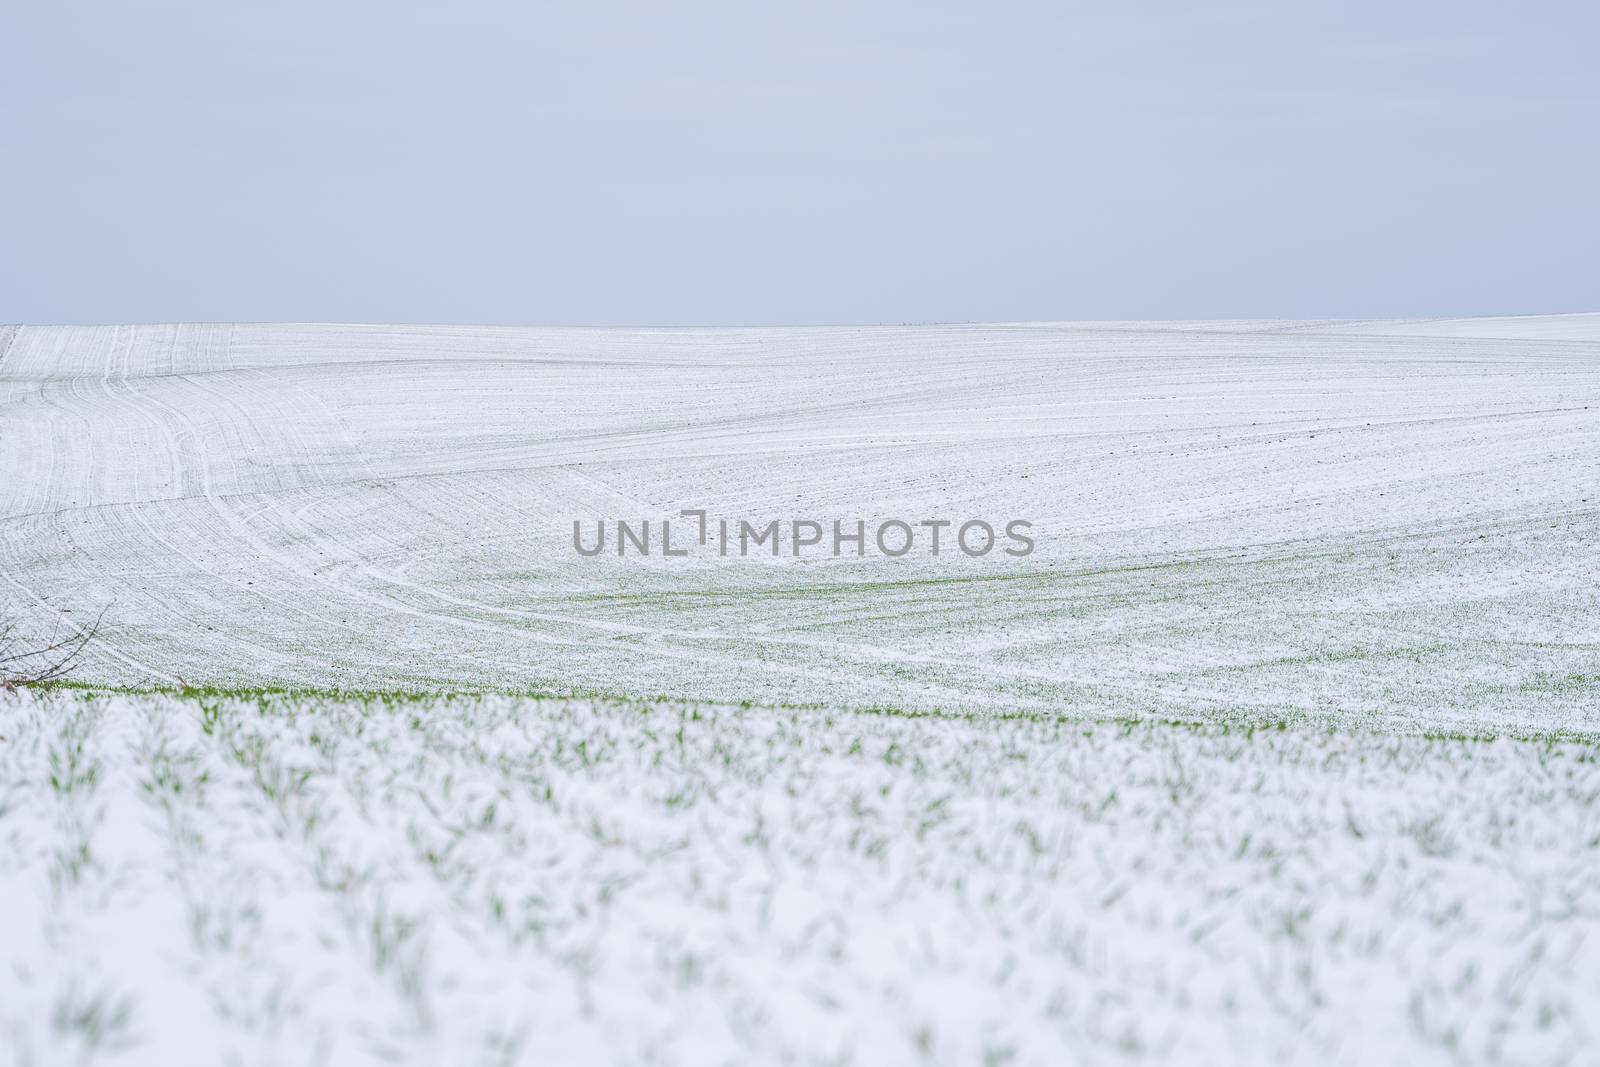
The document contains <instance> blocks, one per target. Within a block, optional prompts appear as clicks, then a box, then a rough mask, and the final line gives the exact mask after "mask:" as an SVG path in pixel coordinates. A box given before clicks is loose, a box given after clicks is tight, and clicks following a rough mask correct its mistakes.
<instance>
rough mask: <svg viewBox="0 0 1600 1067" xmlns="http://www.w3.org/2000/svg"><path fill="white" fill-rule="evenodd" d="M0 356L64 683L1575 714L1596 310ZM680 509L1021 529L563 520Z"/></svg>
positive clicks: (41, 341)
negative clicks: (92, 630) (726, 545)
mask: <svg viewBox="0 0 1600 1067" xmlns="http://www.w3.org/2000/svg"><path fill="white" fill-rule="evenodd" d="M0 353H3V355H0V596H4V597H5V598H6V602H7V603H8V604H10V605H15V606H16V608H17V609H18V610H20V611H22V612H23V613H24V614H25V615H26V616H27V617H31V618H49V617H52V616H51V615H50V613H51V612H52V611H55V610H57V609H64V610H70V611H71V612H72V613H73V615H72V616H70V617H72V618H79V619H81V618H83V617H85V616H86V615H89V614H91V613H94V612H97V611H98V610H99V609H100V608H102V607H107V608H108V611H107V615H106V619H105V629H104V635H103V640H101V641H100V642H99V643H98V644H97V645H96V647H95V649H94V650H93V653H92V658H91V659H90V661H89V662H88V663H87V664H86V665H85V670H84V672H83V675H82V676H83V677H85V678H87V679H89V680H94V681H104V682H114V683H121V684H169V685H170V684H176V683H177V682H178V681H179V680H182V681H183V682H187V683H190V684H196V685H198V684H213V685H232V686H239V685H255V686H284V685H314V686H323V687H327V686H338V687H367V688H370V687H384V688H440V689H452V690H454V689H461V688H463V687H473V686H490V687H494V688H498V689H513V690H519V691H529V690H536V691H543V692H558V693H588V694H592V693H602V694H617V695H623V696H629V695H650V694H670V695H673V696H678V697H688V698H695V699H705V700H713V701H741V700H750V701H757V702H764V703H818V704H829V705H832V706H893V707H905V708H950V709H969V710H970V709H990V710H1014V709H1019V708H1026V709H1044V710H1051V709H1054V710H1060V711H1065V712H1068V713H1075V712H1081V713H1090V714H1094V713H1105V712H1110V713H1114V714H1129V713H1147V712H1155V713H1159V714H1163V715H1168V716H1189V715H1193V714H1197V713H1199V714H1204V713H1210V712H1214V711H1217V710H1253V711H1259V712H1262V713H1265V714H1272V715H1286V714H1287V715H1302V714H1316V715H1347V716H1351V717H1353V718H1355V719H1357V720H1359V721H1363V722H1365V721H1368V720H1370V719H1373V718H1379V719H1382V720H1384V721H1387V722H1390V723H1401V722H1410V723H1413V724H1421V725H1429V726H1437V725H1442V724H1454V725H1458V726H1466V727H1470V726H1481V725H1502V726H1516V727H1521V726H1538V727H1541V728H1556V727H1576V728H1588V727H1589V726H1592V725H1594V724H1595V721H1596V710H1597V709H1596V707H1595V703H1596V702H1595V700H1594V695H1595V694H1594V689H1593V685H1592V684H1591V682H1590V681H1586V680H1592V677H1593V675H1594V674H1595V673H1596V654H1597V649H1600V595H1597V592H1596V581H1595V576H1596V575H1597V574H1600V537H1597V533H1600V522H1597V517H1600V316H1593V315H1590V316H1554V317H1548V318H1528V319H1484V320H1431V321H1424V322H1415V321H1403V322H1392V323H1376V324H1375V323H1283V322H1243V323H1215V322H1213V323H1146V324H1139V323H1095V324H1083V325H1052V324H1011V325H994V326H936V327H882V328H831V329H720V330H708V329H697V330H688V329H658V330H644V329H604V330H602V329H521V328H483V327H471V328H468V327H401V326H251V325H160V326H136V327H135V326H107V327H22V328H7V329H6V330H5V331H4V332H3V333H0ZM685 508H703V509H706V510H708V511H709V512H710V513H711V514H712V516H718V515H722V516H729V517H732V518H735V519H737V518H748V519H750V520H752V521H762V522H764V521H766V520H768V519H773V518H777V519H785V518H790V517H803V518H814V519H818V520H821V521H823V522H824V523H829V522H831V521H832V520H834V519H839V520H843V521H844V522H846V524H849V523H850V522H852V521H853V520H854V519H856V518H858V517H859V518H865V519H867V520H868V521H869V523H872V524H874V525H875V523H876V522H877V521H878V520H881V519H884V518H903V519H905V520H907V521H911V522H915V521H917V520H918V519H922V518H948V519H951V520H954V521H956V522H960V521H963V520H965V519H970V518H983V519H987V520H989V521H991V522H994V523H996V524H1001V523H1004V522H1006V521H1009V520H1010V519H1013V518H1022V519H1027V520H1030V521H1031V522H1032V523H1033V524H1034V526H1033V529H1034V534H1035V536H1036V540H1037V546H1038V547H1037V549H1036V551H1035V552H1034V554H1033V555H1031V556H1027V557H1023V558H1011V557H1005V556H1002V555H1000V553H998V552H996V553H994V554H992V555H990V556H986V557H984V558H981V559H966V558H964V557H962V556H960V555H959V554H955V555H952V554H951V553H949V552H946V553H945V554H944V555H942V556H941V557H940V558H938V559H933V558H932V557H930V556H928V555H926V554H924V553H922V552H913V553H912V554H910V555H908V556H906V557H903V558H901V559H886V558H883V557H881V556H877V555H876V554H874V555H873V556H871V557H869V558H866V559H861V560H858V559H855V558H851V557H849V556H846V557H844V558H839V559H834V558H830V557H826V556H807V557H805V558H802V559H799V560H795V559H793V558H791V557H790V556H788V555H787V553H785V555H784V556H782V557H781V558H779V559H777V560H773V559H771V558H770V557H766V558H755V559H751V558H746V559H738V558H734V559H719V558H714V557H713V558H703V557H695V558H691V559H687V560H677V559H673V560H664V559H662V558H660V557H659V556H656V557H652V558H649V559H638V558H632V557H629V558H624V559H618V558H616V557H615V556H614V555H611V554H609V553H608V554H607V555H605V556H603V557H600V558H594V559H584V558H580V557H578V556H577V554H576V553H575V552H574V551H573V549H572V547H571V541H572V523H573V521H574V520H575V519H583V520H585V521H592V520H594V519H597V518H602V517H604V518H608V519H616V518H624V519H644V518H652V519H656V520H659V519H661V518H672V517H675V516H677V515H678V513H679V511H680V510H681V509H685ZM679 521H680V523H682V522H685V521H687V520H681V519H680V520H679ZM871 528H873V527H872V526H869V530H870V529H871ZM681 532H682V531H680V533H681ZM869 536H870V535H869Z"/></svg>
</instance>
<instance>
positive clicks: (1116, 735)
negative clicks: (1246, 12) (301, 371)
mask: <svg viewBox="0 0 1600 1067" xmlns="http://www.w3.org/2000/svg"><path fill="white" fill-rule="evenodd" d="M0 732H3V733H4V735H5V736H6V738H7V743H6V744H4V745H0V782H4V783H6V785H5V791H4V792H3V793H0V799H3V803H4V809H3V810H4V817H3V818H0V835H3V837H0V841H3V843H4V848H3V849H0V900H3V901H4V903H5V905H6V910H5V913H4V914H5V915H6V916H7V918H6V920H5V921H6V924H7V926H8V928H11V929H15V930H16V931H17V932H18V934H19V935H22V936H18V937H8V938H7V939H5V941H4V942H3V943H0V1041H3V1042H4V1043H5V1044H6V1045H7V1047H10V1048H13V1049H16V1050H19V1051H18V1056H19V1059H18V1061H17V1062H20V1063H40V1064H48V1063H62V1062H70V1061H72V1060H73V1059H74V1058H76V1056H77V1055H78V1054H79V1052H80V1051H84V1050H87V1051H90V1052H96V1051H99V1050H105V1049H125V1050H126V1051H125V1052H124V1053H123V1054H122V1055H120V1056H116V1057H109V1056H108V1057H107V1062H129V1063H150V1064H162V1065H171V1064H187V1063H194V1064H215V1063H226V1062H237V1063H258V1062H260V1063H272V1062H282V1063H301V1062H306V1061H307V1060H308V1059H309V1060H313V1061H320V1062H329V1063H339V1064H362V1063H384V1062H403V1063H417V1064H439V1063H450V1064H455V1063H474V1062H509V1063H529V1064H551V1063H559V1064H589V1063H648V1062H655V1063H681V1064H706V1063H752V1062H760V1063H834V1062H841V1061H843V1062H854V1063H863V1064H868V1063H871V1064H877V1063H903V1062H904V1063H909V1062H931V1063H950V1064H957V1063H976V1062H985V1061H988V1062H996V1061H998V1062H1010V1063H1023V1064H1053V1063H1061V1062H1080V1061H1081V1062H1140V1061H1169V1062H1184V1063H1219V1062H1238V1063H1264V1064H1265V1063H1272V1064H1288V1063H1341V1064H1365V1063H1374V1062H1412V1063H1459V1062H1487V1061H1490V1060H1498V1061H1501V1062H1514V1063H1557V1062H1574V1061H1582V1060H1584V1059H1586V1058H1588V1057H1589V1055H1590V1054H1591V1053H1592V1052H1593V1051H1594V1049H1595V1047H1596V1045H1595V1041H1596V1039H1597V1036H1600V1035H1596V1033H1595V1032H1594V1022H1595V1020H1594V1019H1593V1013H1592V1011H1590V1010H1589V1007H1590V1006H1592V1005H1593V1004H1594V1003H1595V1002H1596V999H1597V998H1600V864H1597V863H1596V862H1595V850H1596V848H1597V847H1600V805H1596V803H1595V798H1596V796H1597V795H1600V761H1597V760H1596V758H1595V753H1596V750H1595V744H1594V741H1593V740H1592V738H1591V739H1570V740H1523V741H1519V740H1514V739H1510V738H1501V739H1498V740H1493V741H1489V740H1483V739H1476V738H1435V739H1429V738H1424V737H1420V736H1415V735H1412V736H1404V735H1394V734H1387V733H1369V732H1363V731H1340V732H1334V733H1329V732H1327V731H1326V730H1320V729H1313V728H1308V727H1300V726H1289V727H1286V728H1282V729H1280V728H1277V727H1267V728H1255V729H1252V728H1250V727H1249V726H1246V725H1243V724H1240V723H1232V724H1224V723H1217V724H1212V725H1206V726H1200V727H1193V728H1178V727H1173V726H1170V725H1166V724H1162V723H1138V722H1098V723H1089V722H1081V721H1071V720H1063V719H1061V718H1059V717H1056V718H1051V717H1033V718H1028V717H1023V718H1015V717H1013V718H1007V719H996V718H992V717H984V716H978V717H972V718H959V717H938V716H933V717H920V718H913V717H905V716H898V715H889V714H879V715H867V714H860V713H841V712H835V711H828V710H817V709H746V708H739V707H733V708H729V707H718V706H712V705H685V704H680V703H674V702H660V701H657V702H632V703H624V702H613V701H566V700H543V701H539V700H528V699H521V698H508V697H486V698H479V699H454V700H450V699H440V698H424V699H421V700H415V701H412V700H401V701H397V702H382V701H371V702H363V701H347V702H341V701H334V700H328V699H293V698H283V697H280V698H274V699H270V700H266V701H262V702H257V701H251V700H227V699H209V698H188V699H185V698H179V697H170V696H148V697H127V696H111V697H107V696H87V695H75V694H70V693H69V694H56V695H52V696H49V697H34V696H27V695H25V696H22V697H20V698H13V699H12V700H10V701H7V702H5V703H3V704H0ZM73 745H76V746H77V747H78V748H80V749H81V751H82V756H81V760H80V764H79V766H80V768H84V769H92V770H93V771H95V772H96V773H94V774H92V775H89V774H87V773H83V774H80V775H79V779H80V780H79V781H78V783H77V784H76V785H67V786H65V787H63V786H61V785H58V784H53V783H52V781H51V779H52V777H53V776H54V777H57V778H59V769H60V767H61V764H62V760H61V755H60V754H61V753H62V752H63V751H65V750H67V749H68V748H70V747H72V746H73ZM79 842H83V843H84V851H83V855H84V856H85V857H86V859H85V862H84V863H83V864H82V865H81V866H80V868H79V869H78V870H77V872H76V873H75V874H72V875H70V876H69V875H67V874H64V873H63V871H64V869H65V868H64V860H63V857H64V856H69V855H76V854H77V853H76V852H75V851H74V850H75V849H76V847H77V845H78V843H79ZM35 931H37V935H35ZM84 1004H99V1005H101V1009H100V1012H99V1016H98V1017H99V1018H100V1019H102V1020H104V1019H116V1018H121V1019H123V1021H122V1022H121V1023H115V1024H108V1023H104V1022H101V1023H100V1024H98V1025H90V1024H87V1023H84V1022H82V1021H81V1020H82V1019H83V1018H84V1017H86V1016H87V1013H86V1012H84V1011H82V1010H79V1011H78V1012H76V1013H74V1012H72V1011H70V1010H66V1009H64V1008H63V1005H67V1006H68V1007H69V1008H70V1007H71V1006H75V1005H77V1006H81V1005H84ZM116 1008H121V1009H122V1014H121V1015H119V1014H118V1012H117V1011H116V1010H114V1009H116Z"/></svg>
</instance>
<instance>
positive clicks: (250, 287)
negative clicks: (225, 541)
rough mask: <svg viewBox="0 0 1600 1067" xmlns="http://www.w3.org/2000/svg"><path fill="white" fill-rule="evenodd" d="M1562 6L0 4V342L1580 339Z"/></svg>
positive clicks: (1592, 52) (1591, 72)
mask: <svg viewBox="0 0 1600 1067" xmlns="http://www.w3.org/2000/svg"><path fill="white" fill-rule="evenodd" d="M1596 11H1597V5H1595V4H1592V3H1587V2H1583V3H1580V2H1571V3H1537V2H1536V3H1529V4H1510V3H1503V2H1497V3H1444V2H1438V3H1413V4H1406V3H1399V4H1396V3H1369V2H1364V0H1361V2H1354V3H1346V2H1340V3H1331V2H1330V3H1327V4H1325V5H1322V6H1321V8H1320V10H1317V9H1313V7H1312V6H1311V5H1306V4H1299V3H1283V2H1281V0H1275V2H1260V3H1234V2H1230V0H1212V2H1208V3H1185V4H1172V5H1159V4H1156V5H1151V4H1139V5H1135V4H1112V3H1105V4H1071V3H1045V2H1038V3H1004V2H1001V3H981V4H980V3H968V4H961V5H956V4H942V3H928V2H922V3H873V2H870V0H854V2H845V3H835V2H831V0H828V2H805V3H792V4H787V5H779V4H733V3H726V4H708V3H700V4H694V3H680V4H671V3H667V4H663V3H638V4H632V3H629V4H622V3H610V2H606V0H592V2H574V3H568V4H561V5H553V4H540V3H527V2H509V0H508V2H499V0H465V2H457V3H444V2H441V3H436V4H429V5H426V6H424V5H418V4H412V3H407V2H404V0H402V2H377V0H314V2H313V0H283V2H276V3H273V2H256V3H249V4H246V3H239V2H233V0H226V2H220V3H219V2H217V0H181V2H175V0H150V2H146V3H131V2H116V3H112V2H106V0H75V2H72V3H58V2H52V0H0V197H3V205H4V206H3V214H0V321H29V322H112V321H152V320H173V319H206V320H232V319H242V320H284V319H296V320H327V321H352V320H353V321H406V322H419V321H434V322H438V321H456V322H526V323H659V324H676V323H811V322H906V321H968V320H983V319H1064V318H1182V317H1255V316H1293V317H1304V316H1314V317H1321V316H1357V317H1365V316H1376V315H1428V314H1472V313H1518V312H1546V311H1576V310H1594V309H1596V308H1600V269H1597V268H1600V263H1597V258H1600V257H1597V249H1600V206H1597V202H1600V73H1597V71H1600V59H1597V57H1600V15H1597V14H1596Z"/></svg>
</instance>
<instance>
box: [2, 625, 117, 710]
mask: <svg viewBox="0 0 1600 1067" xmlns="http://www.w3.org/2000/svg"><path fill="white" fill-rule="evenodd" d="M105 617H106V608H101V609H100V614H98V615H96V616H95V618H94V622H92V623H90V624H89V625H88V626H74V627H67V626H66V625H65V624H64V623H63V622H62V620H61V617H60V616H57V617H56V624H55V627H54V628H53V629H52V630H51V631H50V636H49V637H48V638H45V639H44V640H43V641H42V642H39V641H34V642H29V641H26V640H24V638H23V637H22V635H21V634H20V633H19V632H18V629H17V624H16V622H15V621H14V620H10V619H6V620H0V690H5V691H7V692H9V691H10V690H13V689H18V688H21V687H23V686H29V685H41V684H43V683H45V682H53V681H56V680H57V679H60V678H64V677H66V676H67V674H69V673H70V672H71V671H72V669H73V668H74V667H75V666H76V665H77V663H78V660H79V659H80V658H81V657H82V656H83V650H84V649H85V648H87V647H88V646H89V642H91V641H93V640H94V639H95V638H96V637H97V636H99V633H100V623H101V620H103V619H104V618H105Z"/></svg>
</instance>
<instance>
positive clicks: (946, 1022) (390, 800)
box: [0, 316, 1600, 1067]
mask: <svg viewBox="0 0 1600 1067" xmlns="http://www.w3.org/2000/svg"><path fill="white" fill-rule="evenodd" d="M685 508H699V509H705V510H707V511H708V512H709V513H710V514H711V515H712V516H713V517H717V516H727V517H730V518H734V519H737V518H747V519H750V520H752V521H759V522H764V521H766V520H768V519H774V518H776V519H788V518H807V519H815V520H819V521H823V522H831V521H832V520H834V519H840V520H844V521H846V522H848V523H853V521H854V520H855V519H857V518H860V519H863V520H866V521H867V522H868V523H869V527H870V526H871V525H875V524H876V523H877V522H879V521H881V520H884V519H888V518H900V519H905V520H907V521H911V522H915V521H917V520H920V519H924V518H943V519H950V520H953V521H955V522H960V521H962V520H965V519H970V518H983V519H987V520H989V521H991V522H992V523H994V524H995V525H996V526H1002V527H1003V525H1004V524H1005V523H1006V522H1007V521H1009V520H1011V519H1026V520H1029V521H1031V522H1032V523H1033V534H1034V536H1035V538H1036V540H1037V546H1038V547H1037V550H1036V551H1035V552H1034V553H1033V554H1032V555H1029V556H1024V557H1009V556H1004V555H1000V554H998V553H995V554H991V555H989V556H985V557H983V558H966V557H964V556H963V555H961V554H960V553H958V552H956V553H952V552H949V551H946V552H945V553H944V554H943V555H941V556H939V557H937V558H933V557H931V556H928V555H926V554H925V553H922V552H913V553H912V554H909V555H907V556H905V557H903V558H900V559H888V558H884V557H882V556H881V555H877V554H875V553H874V554H872V555H869V556H867V557H865V558H860V559H857V558H854V557H849V556H846V557H842V558H837V559H836V558H832V557H831V556H830V555H828V554H827V553H826V552H819V553H813V554H810V555H807V556H804V557H802V558H798V559H796V558H794V557H793V556H791V555H790V554H789V553H788V546H784V548H785V551H784V552H783V554H781V555H780V556H779V557H777V558H772V557H771V556H766V555H762V556H757V557H751V558H738V557H734V558H717V557H716V556H715V555H708V554H706V553H705V552H703V551H702V552H696V553H694V554H692V555H691V556H690V557H687V558H682V559H664V558H662V557H660V556H659V555H656V556H652V557H649V558H637V557H635V556H631V555H630V556H624V557H618V556H617V555H615V554H614V553H611V552H608V553H606V554H604V555H602V556H600V557H596V558H592V559H590V558H581V557H579V556H578V555H577V554H576V553H575V552H574V551H573V549H572V544H571V536H572V522H573V520H574V519H581V520H584V521H585V523H592V521H593V520H594V519H596V518H600V517H605V518H607V519H617V518H623V519H635V520H642V519H646V518H648V519H652V520H657V521H659V520H660V519H663V518H668V519H673V520H675V522H683V521H684V520H682V519H681V518H680V517H679V512H680V510H681V509H685ZM687 529H688V526H687V524H685V525H684V527H683V530H685V531H686V530H687ZM675 532H680V531H679V528H678V527H677V526H675ZM102 608H103V609H104V610H105V614H104V617H103V625H102V628H101V630H100V632H99V634H98V636H97V639H96V640H95V641H94V642H93V644H92V645H91V646H90V647H89V648H88V650H87V655H86V658H85V659H84V661H83V662H82V663H81V664H80V666H79V670H78V672H77V675H76V677H77V679H78V680H79V681H81V682H84V683H87V685H88V686H89V688H87V689H83V690H75V689H55V690H46V691H39V690H21V691H16V692H10V693H7V692H5V691H3V690H0V1065H4V1067H10V1065H11V1064H13V1063H14V1064H17V1065H18V1067H24V1065H26V1067H47V1065H48V1067H55V1065H58V1064H99V1063H108V1064H137V1065H144V1064H150V1065H161V1067H185V1065H190V1064H192V1065H195V1067H215V1065H223V1064H225V1065H233V1064H240V1065H244V1064H252V1065H253V1064H263V1065H265V1064H282V1065H300V1064H333V1065H345V1064H351V1065H360V1064H369V1063H370V1064H380V1063H393V1064H406V1065H417V1067H446V1065H447V1067H456V1065H471V1064H528V1065H569V1064H570V1065H590V1064H619V1065H620V1064H630V1065H631V1064H640V1065H643V1064H683V1065H696V1067H698V1065H721V1064H767V1063H771V1064H818V1065H821V1064H856V1065H863V1067H878V1065H885V1064H902V1063H905V1064H912V1063H917V1064H921V1063H929V1064H952V1065H954V1064H969V1063H981V1064H1028V1065H1032V1064H1040V1065H1057V1064H1063V1063H1088V1064H1094V1063H1135V1062H1165V1063H1178V1064H1191V1063H1194V1064H1211V1063H1259V1064H1296V1063H1307V1064H1310V1063H1316V1064H1321V1063H1336V1064H1372V1063H1412V1064H1435V1063H1437V1064H1461V1063H1517V1064H1583V1063H1600V1032H1597V1028H1596V1023H1595V1020H1594V1012H1593V1006H1594V1005H1595V1004H1597V1003H1600V316H1551V317H1543V318H1523V319H1507V318H1502V319H1480V320H1407V321H1390V322H1359V323H1356V322H1332V321H1329V322H1237V323H1235V322H1183V323H1177V322H1173V323H1087V324H1067V325H1063V324H1048V323H1019V324H1002V325H988V326H941V327H894V328H890V327H882V328H830V329H781V330H780V329H724V330H706V329H699V330H643V329H637V330H591V329H521V328H481V327H471V328H469V327H409V326H407V327H402V326H314V325H306V326H252V325H161V326H139V327H129V326H122V327H111V326H108V327H20V328H19V327H0V620H3V619H5V618H15V619H16V620H18V622H19V623H20V624H21V625H22V626H23V628H24V629H25V630H29V631H31V632H33V633H35V634H42V633H48V632H49V631H50V628H51V627H52V626H54V625H55V624H56V622H57V621H58V619H65V620H68V621H69V623H70V622H71V621H72V620H78V621H82V620H87V619H91V618H94V617H95V616H96V615H97V614H98V613H99V612H100V611H101V610H102ZM180 687H182V691H179V688H180ZM255 688H259V689H261V690H265V691H263V692H260V693H255V692H251V691H250V690H252V689H255ZM146 689H154V690H159V691H155V692H146V691H144V690H146ZM293 690H298V691H293ZM358 690H365V691H367V692H357V691H358ZM374 691H377V692H374ZM450 694H455V695H450Z"/></svg>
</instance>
